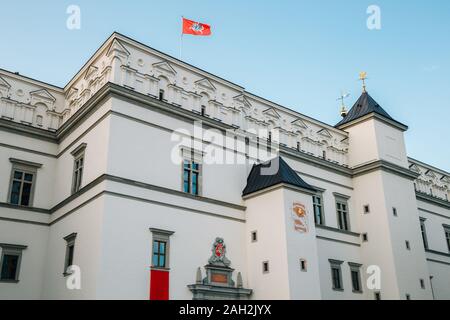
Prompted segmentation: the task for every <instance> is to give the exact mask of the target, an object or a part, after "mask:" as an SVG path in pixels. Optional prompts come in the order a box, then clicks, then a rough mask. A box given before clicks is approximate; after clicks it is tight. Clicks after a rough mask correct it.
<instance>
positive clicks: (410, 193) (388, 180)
mask: <svg viewBox="0 0 450 320" xmlns="http://www.w3.org/2000/svg"><path fill="white" fill-rule="evenodd" d="M382 179H383V185H384V188H383V190H384V194H385V199H386V200H385V201H386V209H385V210H386V212H387V219H388V223H389V230H390V237H391V239H392V240H391V241H392V242H391V244H392V250H393V253H394V262H395V267H396V270H397V281H398V284H399V291H400V293H399V294H400V299H405V295H406V294H410V296H411V299H431V290H430V285H429V283H428V281H427V279H428V276H429V271H428V267H427V263H426V260H425V258H426V257H425V252H424V247H423V241H422V238H421V234H420V223H419V221H420V220H419V215H418V211H417V207H416V202H415V201H414V200H415V192H414V186H413V184H412V181H410V180H408V179H405V178H402V177H399V176H397V175H393V174H391V173H387V172H383V173H382ZM392 207H395V208H397V213H398V216H397V217H394V216H393V214H392ZM405 241H409V243H410V247H411V250H406V245H405ZM420 279H424V281H425V283H426V285H425V290H424V289H421V288H420Z"/></svg>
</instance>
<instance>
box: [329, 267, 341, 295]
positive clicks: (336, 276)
mask: <svg viewBox="0 0 450 320" xmlns="http://www.w3.org/2000/svg"><path fill="white" fill-rule="evenodd" d="M329 261H330V266H331V283H332V286H333V290H338V291H342V290H344V287H343V284H342V271H341V265H342V262H343V261H338V260H332V259H330V260H329Z"/></svg>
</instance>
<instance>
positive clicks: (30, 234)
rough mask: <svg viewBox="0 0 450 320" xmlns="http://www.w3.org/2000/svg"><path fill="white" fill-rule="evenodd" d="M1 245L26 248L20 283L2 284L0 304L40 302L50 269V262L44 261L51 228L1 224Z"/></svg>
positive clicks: (11, 223) (25, 224)
mask: <svg viewBox="0 0 450 320" xmlns="http://www.w3.org/2000/svg"><path fill="white" fill-rule="evenodd" d="M1 210H2V209H0V211H1ZM0 243H7V244H13V245H23V246H27V248H26V249H25V250H23V251H22V262H21V264H20V270H19V282H18V283H6V282H0V300H7V299H40V298H41V293H42V286H43V282H44V271H45V269H46V268H47V267H48V264H47V262H48V261H47V260H46V259H45V257H46V255H47V244H48V227H47V226H42V225H36V224H30V223H18V222H9V221H2V220H0ZM0 251H1V248H0ZM0 254H1V252H0Z"/></svg>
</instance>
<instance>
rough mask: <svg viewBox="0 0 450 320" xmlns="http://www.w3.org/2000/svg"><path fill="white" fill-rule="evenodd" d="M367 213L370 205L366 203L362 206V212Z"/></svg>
mask: <svg viewBox="0 0 450 320" xmlns="http://www.w3.org/2000/svg"><path fill="white" fill-rule="evenodd" d="M368 213H370V207H369V205H368V204H366V205H365V206H364V214H368Z"/></svg>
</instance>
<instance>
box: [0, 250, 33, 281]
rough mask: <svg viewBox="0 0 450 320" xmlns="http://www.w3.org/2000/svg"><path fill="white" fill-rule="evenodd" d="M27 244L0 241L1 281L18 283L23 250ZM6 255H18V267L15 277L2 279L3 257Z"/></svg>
mask: <svg viewBox="0 0 450 320" xmlns="http://www.w3.org/2000/svg"><path fill="white" fill-rule="evenodd" d="M26 248H27V246H23V245H15V244H7V243H0V283H1V282H7V283H17V282H19V275H20V268H21V264H22V251H23V250H25V249H26ZM5 255H14V256H17V257H18V259H17V267H16V274H15V278H14V279H2V278H1V273H2V271H3V270H2V269H3V259H4V256H5Z"/></svg>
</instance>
